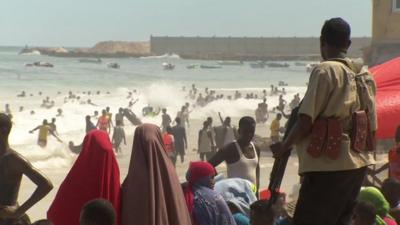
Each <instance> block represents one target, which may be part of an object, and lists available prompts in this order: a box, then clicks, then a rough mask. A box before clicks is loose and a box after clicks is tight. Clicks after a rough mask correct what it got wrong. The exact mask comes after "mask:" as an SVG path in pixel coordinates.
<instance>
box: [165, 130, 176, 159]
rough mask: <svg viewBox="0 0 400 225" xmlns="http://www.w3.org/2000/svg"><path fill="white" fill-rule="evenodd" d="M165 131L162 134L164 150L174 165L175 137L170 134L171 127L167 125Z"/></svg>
mask: <svg viewBox="0 0 400 225" xmlns="http://www.w3.org/2000/svg"><path fill="white" fill-rule="evenodd" d="M165 129H166V132H165V133H164V134H163V142H164V145H165V151H166V152H167V154H168V157H169V158H170V159H171V161H172V163H173V164H174V166H175V163H176V154H175V139H174V135H173V134H172V128H171V127H170V126H167V127H166V128H165Z"/></svg>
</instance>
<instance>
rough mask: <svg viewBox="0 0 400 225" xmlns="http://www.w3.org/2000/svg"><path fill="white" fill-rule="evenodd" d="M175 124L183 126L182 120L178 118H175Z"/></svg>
mask: <svg viewBox="0 0 400 225" xmlns="http://www.w3.org/2000/svg"><path fill="white" fill-rule="evenodd" d="M175 122H176V124H178V125H180V124H181V118H179V117H176V118H175Z"/></svg>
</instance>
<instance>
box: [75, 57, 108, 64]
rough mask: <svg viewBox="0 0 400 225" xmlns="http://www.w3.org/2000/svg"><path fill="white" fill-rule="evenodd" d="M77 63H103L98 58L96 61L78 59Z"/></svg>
mask: <svg viewBox="0 0 400 225" xmlns="http://www.w3.org/2000/svg"><path fill="white" fill-rule="evenodd" d="M78 61H79V62H80V63H96V64H100V63H102V62H103V61H101V59H100V58H97V59H79V60H78Z"/></svg>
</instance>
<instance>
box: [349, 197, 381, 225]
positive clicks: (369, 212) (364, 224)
mask: <svg viewBox="0 0 400 225" xmlns="http://www.w3.org/2000/svg"><path fill="white" fill-rule="evenodd" d="M375 219H376V209H375V207H374V206H373V205H372V204H370V203H368V202H364V201H361V202H359V203H358V204H357V205H356V207H355V208H354V214H353V223H352V225H374V224H375Z"/></svg>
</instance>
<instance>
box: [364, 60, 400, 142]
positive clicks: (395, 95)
mask: <svg viewBox="0 0 400 225" xmlns="http://www.w3.org/2000/svg"><path fill="white" fill-rule="evenodd" d="M369 71H370V72H371V73H372V74H373V75H374V79H375V82H376V85H377V94H376V109H377V114H378V131H377V138H378V139H389V138H394V136H395V132H396V128H397V127H398V126H399V125H400V57H398V58H395V59H393V60H390V61H388V62H386V63H383V64H380V65H377V66H374V67H372V68H370V69H369Z"/></svg>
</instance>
